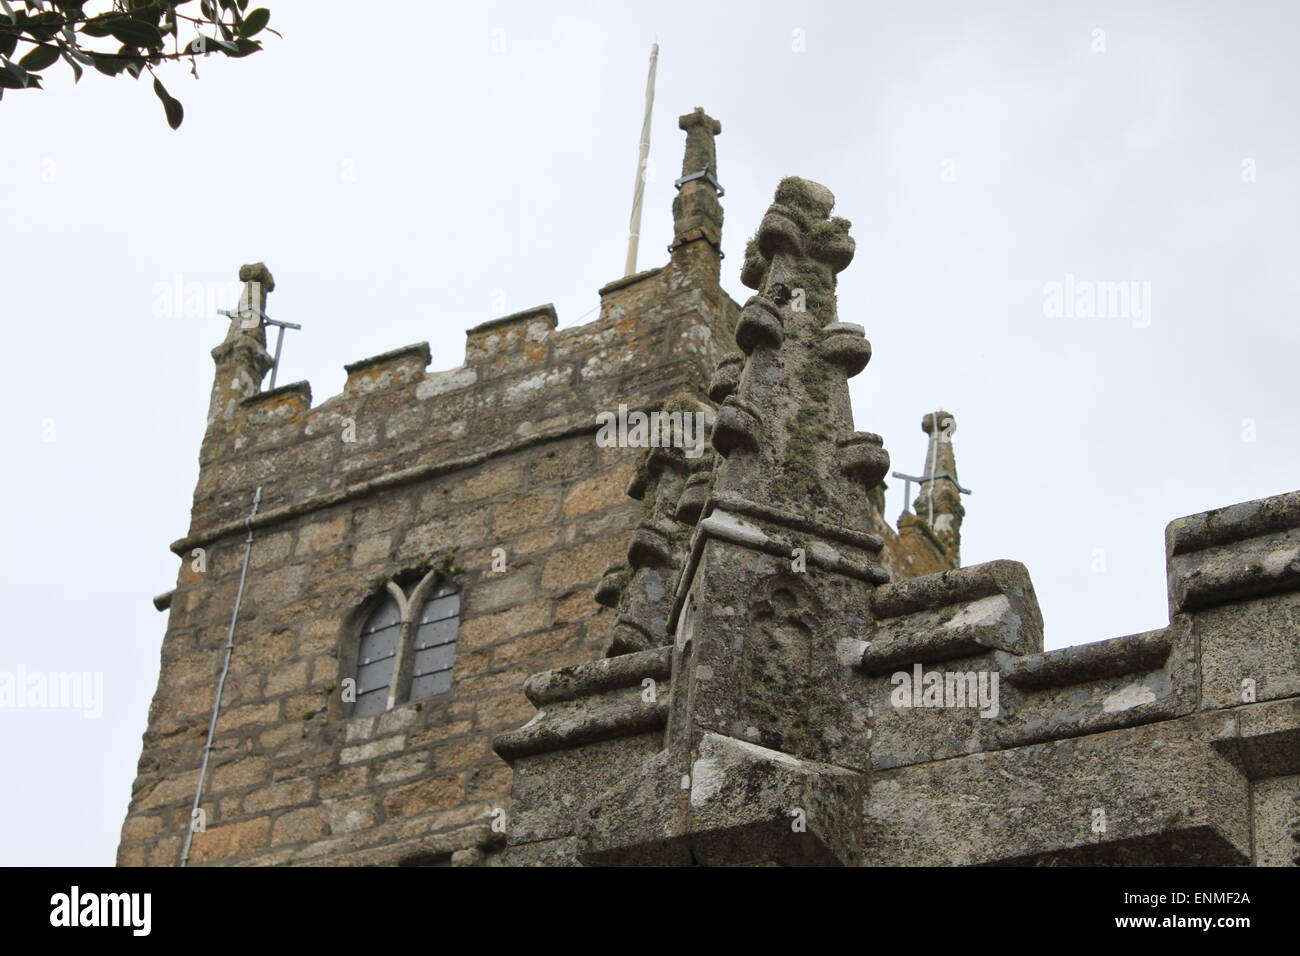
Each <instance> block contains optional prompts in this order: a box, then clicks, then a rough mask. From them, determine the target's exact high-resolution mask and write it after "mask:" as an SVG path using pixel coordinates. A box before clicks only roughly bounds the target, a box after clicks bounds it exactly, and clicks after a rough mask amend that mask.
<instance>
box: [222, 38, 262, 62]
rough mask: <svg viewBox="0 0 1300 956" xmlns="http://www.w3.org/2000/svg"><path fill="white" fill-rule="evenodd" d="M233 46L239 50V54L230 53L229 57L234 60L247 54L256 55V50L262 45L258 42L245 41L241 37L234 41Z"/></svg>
mask: <svg viewBox="0 0 1300 956" xmlns="http://www.w3.org/2000/svg"><path fill="white" fill-rule="evenodd" d="M235 46H236V47H237V48H238V49H239V52H238V53H231V54H230V56H232V57H236V58H238V57H241V56H248V54H250V53H256V52H257V51H258V50H260V49H262V44H261V43H259V42H258V41H256V40H246V39H244V38H243V37H240V38H239V39H238V40H236V41H235Z"/></svg>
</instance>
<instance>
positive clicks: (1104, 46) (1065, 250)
mask: <svg viewBox="0 0 1300 956" xmlns="http://www.w3.org/2000/svg"><path fill="white" fill-rule="evenodd" d="M268 5H269V6H270V7H271V9H272V19H271V25H272V26H275V27H278V28H279V30H280V31H281V32H282V33H283V34H284V39H283V40H280V39H277V38H275V37H273V36H267V37H266V38H265V39H266V47H267V48H266V50H265V51H264V52H262V53H259V54H257V55H255V56H253V57H250V58H248V59H245V60H240V61H233V62H218V61H217V60H216V59H210V60H207V61H203V62H201V63H200V65H199V74H200V77H201V79H200V80H198V81H195V80H193V79H191V78H190V77H189V76H188V74H187V71H186V70H185V69H184V68H183V67H180V66H172V67H168V68H164V69H162V71H161V75H162V76H163V78H164V80H165V81H166V82H167V84H168V86H169V88H170V89H171V91H172V93H173V94H174V95H176V96H177V97H178V98H180V99H181V100H182V101H183V102H184V104H185V110H186V118H185V122H184V125H183V126H182V127H181V129H180V130H179V131H178V132H172V131H171V130H170V129H168V128H167V126H166V123H165V122H164V117H163V112H162V108H161V106H160V105H159V103H158V101H157V100H156V99H155V98H154V97H153V95H152V93H151V92H150V90H149V88H148V86H147V84H146V82H144V81H142V82H139V83H136V82H133V81H131V80H130V79H127V78H121V79H117V80H110V79H108V78H106V77H102V76H99V75H98V74H95V73H94V72H93V71H92V72H90V73H89V75H88V76H87V77H86V78H85V79H83V80H82V82H81V84H80V85H79V86H76V87H75V88H74V87H73V85H72V83H71V81H70V79H69V78H67V77H66V75H65V72H66V71H64V70H61V69H58V68H55V69H51V70H49V71H47V73H49V74H50V81H49V82H48V87H49V89H48V90H47V91H46V92H25V93H21V94H20V93H12V92H9V93H6V95H5V98H4V100H3V102H2V103H0V224H2V225H3V235H4V252H3V255H0V293H2V296H3V297H2V298H0V303H2V307H3V310H4V318H5V325H4V336H5V337H4V345H5V352H6V362H5V364H6V369H5V374H4V375H3V376H2V377H0V393H2V395H3V399H4V404H5V408H6V409H7V410H8V411H7V414H6V415H4V416H3V417H2V418H0V437H2V438H3V447H4V449H5V451H6V455H5V459H6V462H5V467H4V469H3V470H2V471H0V490H2V491H3V493H4V497H5V500H6V502H7V503H8V507H7V509H6V513H5V519H4V521H5V530H4V536H3V544H4V547H3V550H2V551H0V587H3V589H4V596H5V599H6V601H5V608H6V611H5V623H4V625H3V628H2V629H0V634H2V638H0V671H9V672H16V671H17V669H18V668H19V667H23V668H26V670H27V671H28V672H33V671H37V672H55V671H88V672H94V673H102V675H103V688H104V691H103V693H104V700H103V706H102V711H103V712H102V716H99V717H98V718H94V717H87V716H83V714H82V713H80V712H77V711H69V710H38V709H31V708H27V709H0V752H3V754H4V759H5V767H4V772H5V777H6V780H5V786H4V787H3V788H0V820H3V823H0V863H5V864H15V863H27V864H47V863H49V864H54V863H69V864H72V863H76V864H109V863H111V862H112V860H113V858H114V850H115V847H116V843H117V839H118V831H119V828H120V826H121V822H122V819H123V817H124V815H125V812H126V807H127V802H128V800H129V797H130V786H131V781H132V779H133V777H134V774H135V764H136V760H137V759H138V757H139V751H140V735H141V733H142V732H143V730H144V728H145V720H146V715H147V710H148V706H149V701H150V698H151V696H152V693H153V689H154V685H155V682H156V680H157V675H158V655H159V647H160V644H161V640H162V636H163V631H164V627H165V624H166V617H165V616H164V615H162V614H159V613H158V612H156V611H155V610H154V609H153V607H152V606H151V604H150V598H151V597H152V596H153V595H155V594H158V593H160V592H163V591H166V590H168V589H170V588H171V587H173V586H174V584H175V579H176V573H177V569H178V559H177V558H176V557H175V556H174V555H172V554H171V552H170V551H169V550H168V547H167V546H168V544H169V543H170V542H172V541H174V540H175V539H177V538H179V537H181V536H182V535H184V533H185V531H186V530H187V526H188V521H189V510H190V501H191V495H192V492H193V488H194V483H195V481H196V479H197V472H198V469H197V455H198V448H199V442H200V439H201V437H202V434H203V427H204V416H205V412H206V406H207V401H208V391H209V387H210V383H211V379H212V360H211V358H210V356H209V350H210V349H211V348H212V347H213V346H214V345H215V344H216V343H217V342H218V341H219V340H220V339H221V336H222V334H223V331H224V329H225V325H226V322H225V320H224V319H218V318H216V317H213V316H211V315H208V314H205V312H206V308H195V309H187V308H184V307H181V308H171V309H170V311H169V309H168V307H167V306H166V305H165V303H163V304H160V301H161V300H160V297H161V296H164V295H165V292H164V290H165V289H166V288H167V287H174V286H175V284H176V283H180V284H181V287H182V289H183V288H184V287H185V284H187V283H203V284H205V285H204V286H203V288H205V289H213V290H216V289H219V288H220V287H221V286H222V284H225V283H229V282H232V281H233V280H234V279H235V277H236V271H237V269H238V267H239V266H240V264H242V263H246V262H254V261H257V260H264V261H265V262H266V263H267V264H268V266H269V267H270V268H271V270H272V272H273V273H274V274H275V278H276V282H277V285H278V288H277V290H276V291H275V293H274V294H273V295H272V297H271V300H270V304H269V306H268V312H269V313H270V314H271V315H272V316H274V317H275V318H278V319H282V320H286V321H291V322H297V323H301V324H302V325H303V327H304V328H303V331H301V332H294V333H290V334H289V339H288V341H287V344H286V347H285V357H284V361H283V367H282V369H281V373H280V382H281V383H286V382H290V381H296V380H300V379H308V380H309V381H310V382H311V385H312V390H313V394H314V401H315V403H316V404H319V403H320V402H322V401H324V400H325V399H326V398H328V397H329V396H330V395H333V394H335V393H336V392H338V391H339V390H341V388H342V386H343V381H344V377H345V376H344V372H343V365H344V364H345V363H347V362H352V361H355V360H357V359H360V358H364V357H366V356H370V355H373V354H376V353H379V352H383V351H386V350H388V349H392V348H395V347H398V346H402V345H406V344H409V343H413V342H419V341H426V340H427V341H428V342H429V343H430V345H431V347H432V350H433V363H432V365H431V368H432V369H435V370H437V369H446V368H452V367H454V366H457V365H459V364H460V363H461V360H462V357H463V348H464V329H466V328H468V327H469V326H472V325H474V324H476V323H479V322H482V321H485V320H486V319H489V318H491V317H493V316H494V315H496V314H501V313H502V312H513V311H516V310H519V309H522V308H525V307H528V306H531V305H535V304H539V303H543V302H553V303H554V304H555V306H556V309H557V310H558V312H559V316H560V324H561V325H562V326H565V325H572V324H577V323H578V321H579V320H580V319H581V320H582V321H590V319H591V318H593V317H594V313H593V310H594V309H595V308H596V307H597V304H598V297H597V294H596V290H597V289H598V288H599V287H600V286H601V285H603V284H604V283H606V282H608V281H610V280H612V279H615V278H617V277H618V276H619V275H620V274H621V270H622V265H623V259H624V255H625V243H626V232H627V217H628V209H629V205H630V199H631V189H632V184H633V176H634V173H635V160H636V150H637V137H638V133H639V129H640V124H641V109H642V96H643V93H644V84H645V70H646V62H647V56H648V52H649V47H650V44H651V42H652V41H653V40H654V39H655V38H656V36H657V37H658V41H659V44H660V48H661V52H660V58H659V76H658V89H657V98H656V108H655V116H654V125H653V137H652V149H651V157H652V160H653V162H654V166H655V170H656V176H655V178H654V181H653V182H651V183H650V185H649V187H648V189H647V193H646V199H645V215H644V223H643V229H642V237H643V238H642V244H641V250H642V252H641V261H640V266H641V268H649V267H651V266H655V265H659V264H662V263H663V262H664V261H665V260H666V258H667V256H666V253H665V251H664V247H665V246H666V245H667V244H668V242H669V241H671V239H672V217H671V212H670V205H671V201H672V195H673V188H672V180H673V179H674V178H675V177H676V176H677V175H678V170H679V168H680V162H681V154H682V145H683V134H682V133H681V132H680V131H679V130H678V129H677V117H678V115H679V114H681V113H685V112H688V111H689V110H690V109H692V108H693V107H694V106H696V105H700V106H703V107H704V108H705V109H706V110H707V111H708V112H709V113H710V114H711V115H713V116H715V117H717V118H718V119H720V120H721V121H722V124H723V134H722V136H721V137H720V139H719V140H718V156H719V177H720V179H721V182H722V184H723V185H724V186H725V187H726V196H725V198H724V199H723V203H724V206H725V208H726V217H727V221H726V223H727V224H726V228H725V231H724V237H723V246H724V250H725V252H726V256H727V258H726V261H725V262H724V263H723V283H724V285H725V287H726V288H727V289H728V291H729V292H730V293H731V295H732V296H733V297H734V298H736V299H737V300H738V301H741V302H743V301H744V299H745V298H746V297H747V295H748V291H747V290H745V289H744V288H743V287H742V286H741V285H740V281H739V268H740V263H741V260H742V258H743V247H744V242H745V239H746V238H747V237H748V236H749V235H750V234H752V232H753V231H754V228H755V227H756V226H757V224H758V221H759V218H760V216H761V214H762V212H763V210H764V208H765V207H766V205H767V204H768V203H769V202H770V201H771V198H772V192H773V189H774V188H775V186H776V183H777V182H778V180H780V179H781V177H783V176H787V175H792V174H793V175H800V176H804V177H806V178H809V179H813V180H816V181H818V182H821V183H823V184H825V185H826V186H828V187H829V188H830V189H831V190H832V191H833V192H834V193H835V195H836V197H837V199H838V204H837V212H838V213H839V214H840V215H843V216H845V217H847V218H848V219H850V220H852V222H853V230H852V234H853V235H854V237H855V238H856V240H857V258H856V260H855V261H854V263H853V265H852V266H850V267H849V269H848V270H847V271H846V272H845V273H843V274H842V275H841V281H840V316H841V318H842V319H843V320H844V321H851V322H857V323H860V324H862V325H864V326H865V327H866V329H867V336H868V338H869V339H870V340H871V342H872V344H873V346H874V349H875V357H874V358H873V360H872V363H871V365H870V366H868V368H867V370H866V371H865V372H864V373H863V374H862V375H860V376H859V377H858V378H857V379H855V380H854V381H853V383H852V391H853V399H854V414H855V417H856V421H857V427H858V428H859V429H863V430H869V431H876V432H879V433H881V434H882V435H883V436H884V438H885V444H886V447H887V448H888V449H889V451H890V453H891V455H892V456H893V462H894V467H895V468H898V469H902V470H905V471H910V472H913V473H915V472H916V471H917V470H918V469H921V468H922V467H923V457H924V453H925V443H924V435H923V434H922V432H921V431H920V420H921V416H922V415H923V414H924V413H925V412H927V411H931V410H933V409H935V408H937V407H942V408H945V409H947V410H948V411H950V412H952V413H954V415H955V416H956V418H957V421H958V428H957V433H956V436H955V447H956V452H957V462H958V468H959V471H960V476H961V480H962V483H963V484H964V485H966V486H968V487H970V488H972V489H973V490H974V494H973V495H971V496H970V497H969V498H968V499H966V506H967V512H968V513H967V518H966V524H965V527H964V533H963V536H964V542H963V543H964V548H963V560H964V563H966V564H975V563H979V562H982V561H988V560H992V559H995V558H1013V559H1016V560H1019V561H1023V562H1024V563H1025V564H1027V565H1028V567H1029V570H1030V573H1031V575H1032V576H1033V580H1034V584H1035V587H1036V589H1037V592H1038V596H1039V599H1040V601H1041V604H1042V607H1043V613H1044V617H1045V619H1046V634H1047V646H1048V647H1049V648H1056V647H1063V646H1066V645H1070V644H1078V643H1082V642H1086V641H1095V640H1101V639H1105V638H1110V637H1116V636H1120V635H1124V634H1131V633H1135V632H1139V631H1144V630H1149V629H1153V628H1158V627H1161V626H1163V625H1164V624H1166V623H1167V610H1166V603H1165V584H1164V552H1163V531H1164V527H1165V525H1166V524H1167V523H1168V522H1169V521H1170V520H1171V519H1173V518H1176V517H1178V516H1181V515H1187V514H1192V513H1196V512H1199V511H1204V510H1207V509H1210V508H1214V507H1219V506H1223V505H1228V504H1233V503H1235V502H1239V501H1245V500H1248V499H1252V498H1259V497H1264V496H1267V495H1274V494H1278V493H1281V492H1285V491H1290V490H1293V489H1295V488H1296V487H1297V486H1300V474H1298V472H1297V468H1296V453H1295V450H1296V448H1297V440H1298V439H1300V423H1298V422H1297V417H1296V415H1295V401H1294V399H1295V394H1296V387H1295V368H1296V355H1297V347H1298V346H1300V332H1297V324H1296V308H1297V295H1298V293H1300V279H1298V278H1297V277H1298V276H1300V271H1298V270H1297V268H1296V263H1297V261H1298V260H1300V234H1298V233H1297V228H1296V224H1297V223H1298V222H1300V175H1298V174H1300V123H1298V122H1297V117H1298V116H1300V109H1297V107H1298V105H1300V103H1298V102H1297V101H1298V100H1300V82H1297V80H1300V70H1298V69H1297V63H1300V57H1297V52H1296V51H1297V49H1300V14H1298V13H1297V10H1298V9H1300V8H1298V7H1297V6H1296V5H1295V4H1288V3H1279V4H1265V3H1254V2H1232V3H1227V2H1221V3H1214V4H1211V3H1187V2H1181V3H1176V4H1175V3H1157V2H1144V3H1129V2H1123V3H1077V4H1066V3H1053V4H1038V3H1017V4H994V3H987V4H985V3H982V4H978V5H977V4H973V3H935V2H897V3H870V4H868V3H847V2H846V3H825V4H810V3H808V2H799V3H766V4H763V3H755V2H752V0H745V2H742V3H701V2H698V0H694V2H689V3H673V2H656V3H652V4H638V5H636V6H637V8H638V10H637V11H636V12H633V11H632V10H630V9H629V7H631V6H632V5H629V4H619V3H607V4H602V3H572V4H562V3H556V2H552V0H547V2H545V3H512V4H488V3H482V2H477V3H468V2H466V3H436V4H434V3H415V2H391V0H390V2H376V0H367V2H366V3H364V4H363V3H358V2H351V3H341V2H321V0H312V2H310V3H309V2H306V0H295V2H290V0H270V3H269V4H268ZM1097 31H1104V32H1101V33H1099V32H1097ZM1252 180H1253V181H1252ZM1067 276H1069V277H1072V279H1071V280H1069V281H1070V282H1071V283H1072V285H1071V286H1070V288H1071V289H1072V290H1073V294H1074V295H1086V290H1087V289H1088V288H1090V287H1088V286H1086V285H1084V283H1101V282H1132V283H1136V284H1137V285H1135V286H1132V287H1128V288H1132V289H1134V290H1136V291H1137V293H1138V295H1137V297H1136V298H1135V299H1133V300H1132V301H1131V302H1130V303H1129V308H1128V310H1127V311H1124V312H1123V314H1120V315H1117V316H1113V317H1108V318H1103V317H1091V318H1089V317H1082V316H1080V315H1078V314H1073V315H1061V314H1053V313H1054V311H1056V310H1054V308H1053V306H1052V301H1051V294H1052V293H1051V290H1052V286H1051V284H1052V283H1059V284H1060V288H1061V290H1064V289H1065V288H1066V285H1067ZM1045 290H1046V291H1045ZM1081 290H1083V291H1081ZM1148 293H1149V301H1148V300H1146V296H1147V294H1148ZM1144 302H1145V303H1146V304H1145V306H1144V304H1143V303H1144ZM1068 311H1070V312H1076V311H1077V310H1074V309H1071V310H1068ZM160 313H163V314H160ZM901 507H902V500H901V486H898V484H897V483H894V487H891V490H890V494H889V504H888V510H889V513H890V515H891V517H895V516H897V514H898V512H899V510H900V509H901Z"/></svg>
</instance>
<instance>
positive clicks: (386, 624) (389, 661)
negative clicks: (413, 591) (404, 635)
mask: <svg viewBox="0 0 1300 956" xmlns="http://www.w3.org/2000/svg"><path fill="white" fill-rule="evenodd" d="M401 631H402V613H401V611H400V609H399V608H398V606H397V601H395V600H394V599H393V597H392V595H390V594H385V595H384V598H383V600H382V601H380V602H379V605H378V606H377V607H376V608H375V609H374V610H373V611H372V612H371V613H370V616H369V617H368V618H366V623H365V624H364V625H363V626H362V628H361V639H360V641H359V642H358V643H357V700H356V703H355V704H354V705H353V707H352V713H353V714H354V715H355V716H361V715H362V714H378V713H382V712H383V711H385V710H387V709H388V688H389V686H390V685H391V684H392V680H393V664H394V662H395V661H396V660H397V648H398V644H399V642H400V640H401Z"/></svg>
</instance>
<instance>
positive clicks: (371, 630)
mask: <svg viewBox="0 0 1300 956" xmlns="http://www.w3.org/2000/svg"><path fill="white" fill-rule="evenodd" d="M459 628H460V592H459V591H457V590H456V588H455V586H454V585H452V584H451V583H450V582H448V581H446V580H443V579H442V578H441V577H440V576H439V574H438V572H437V571H430V572H429V573H428V574H426V575H425V576H424V577H423V578H421V579H420V581H419V583H418V584H416V585H415V586H414V587H410V588H409V589H408V588H404V587H403V586H402V585H400V584H399V583H398V582H397V581H389V582H388V583H387V585H386V587H385V593H384V594H383V595H382V598H381V599H380V601H379V602H378V603H377V604H376V605H375V606H374V608H373V609H372V610H371V611H370V613H369V614H368V615H367V616H366V619H365V622H364V623H363V624H362V626H361V633H360V635H359V637H358V639H357V659H356V683H357V686H356V694H357V696H356V701H355V702H354V703H353V705H352V714H351V715H352V716H354V717H360V716H364V715H366V714H379V713H383V712H384V711H386V710H388V709H390V708H392V707H394V706H396V705H397V704H401V703H404V702H406V701H408V700H418V699H420V698H422V697H432V696H433V695H435V694H444V693H446V692H447V691H449V690H451V675H452V665H453V664H454V663H455V660H456V640H457V634H458V631H459Z"/></svg>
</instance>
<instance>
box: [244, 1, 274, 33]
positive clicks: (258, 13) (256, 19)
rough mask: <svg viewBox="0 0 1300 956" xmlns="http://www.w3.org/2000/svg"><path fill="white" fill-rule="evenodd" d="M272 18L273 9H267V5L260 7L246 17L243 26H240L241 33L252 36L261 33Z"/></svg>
mask: <svg viewBox="0 0 1300 956" xmlns="http://www.w3.org/2000/svg"><path fill="white" fill-rule="evenodd" d="M270 19H271V11H270V10H267V9H266V8H265V7H258V8H257V9H256V10H254V11H253V12H252V13H250V14H249V15H248V16H246V17H244V23H243V26H241V27H240V28H239V35H240V36H243V37H251V36H253V35H254V34H257V33H260V32H261V31H262V28H263V27H265V26H266V24H267V21H269V20H270Z"/></svg>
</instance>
